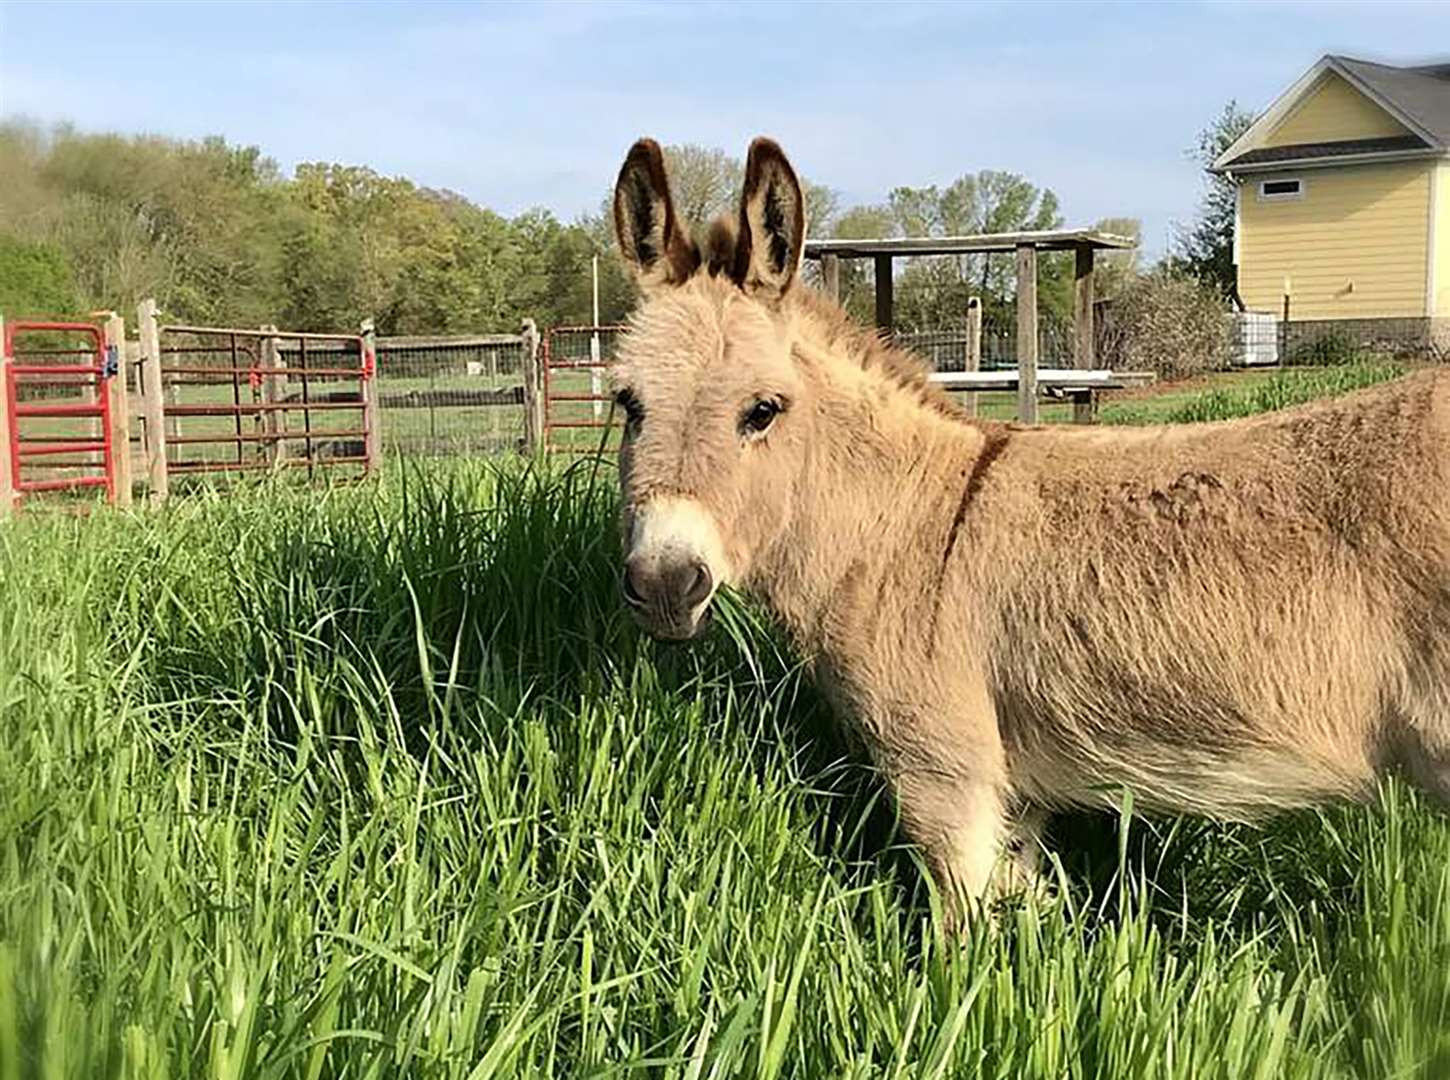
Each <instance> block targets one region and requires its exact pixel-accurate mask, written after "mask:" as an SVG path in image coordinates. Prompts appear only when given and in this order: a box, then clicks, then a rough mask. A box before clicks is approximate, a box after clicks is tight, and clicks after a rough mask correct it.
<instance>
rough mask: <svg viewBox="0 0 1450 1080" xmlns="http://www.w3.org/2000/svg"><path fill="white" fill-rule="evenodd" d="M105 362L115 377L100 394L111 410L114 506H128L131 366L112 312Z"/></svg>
mask: <svg viewBox="0 0 1450 1080" xmlns="http://www.w3.org/2000/svg"><path fill="white" fill-rule="evenodd" d="M105 335H106V358H107V360H108V361H109V360H110V358H111V357H115V360H116V373H115V374H114V375H112V376H111V377H110V378H109V379H106V380H105V390H104V393H106V394H107V395H109V397H110V401H109V405H110V409H111V430H110V433H109V435H110V440H111V461H112V465H113V468H114V472H113V473H112V474H111V475H112V482H113V483H114V484H115V492H116V505H117V506H119V507H122V508H125V507H129V506H130V505H131V403H130V397H129V395H128V394H127V390H128V388H129V384H130V381H131V365H130V364H129V363H128V359H129V358H128V357H127V356H126V320H125V319H123V318H121V316H119V315H117V314H116V313H115V312H114V311H113V312H111V314H110V317H109V318H107V319H106V326H105Z"/></svg>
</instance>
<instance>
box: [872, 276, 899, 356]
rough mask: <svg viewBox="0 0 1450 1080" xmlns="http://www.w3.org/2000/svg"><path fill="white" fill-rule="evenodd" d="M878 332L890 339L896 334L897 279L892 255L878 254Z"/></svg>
mask: <svg viewBox="0 0 1450 1080" xmlns="http://www.w3.org/2000/svg"><path fill="white" fill-rule="evenodd" d="M875 276H876V332H877V333H878V334H880V335H881V336H882V337H884V338H885V339H886V340H887V341H890V340H891V338H892V337H893V336H894V334H895V326H896V298H895V296H894V295H893V294H894V290H895V286H896V281H895V279H894V278H892V276H891V256H890V255H877V256H876V271H875Z"/></svg>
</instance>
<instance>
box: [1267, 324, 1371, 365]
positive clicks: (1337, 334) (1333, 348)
mask: <svg viewBox="0 0 1450 1080" xmlns="http://www.w3.org/2000/svg"><path fill="white" fill-rule="evenodd" d="M1364 356H1365V349H1364V347H1363V346H1361V345H1360V343H1359V342H1358V341H1356V340H1355V339H1354V338H1352V337H1350V336H1349V335H1348V334H1346V333H1344V332H1343V331H1340V330H1330V331H1327V332H1325V333H1323V334H1319V335H1317V336H1316V337H1313V338H1311V339H1310V340H1308V341H1301V342H1299V343H1298V344H1297V345H1295V346H1294V348H1293V349H1291V350H1290V352H1289V356H1288V358H1287V359H1286V361H1285V362H1286V363H1288V364H1293V365H1296V366H1299V365H1306V366H1311V367H1325V366H1328V365H1330V364H1354V363H1358V362H1360V361H1361V360H1363V359H1364Z"/></svg>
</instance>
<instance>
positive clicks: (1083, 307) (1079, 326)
mask: <svg viewBox="0 0 1450 1080" xmlns="http://www.w3.org/2000/svg"><path fill="white" fill-rule="evenodd" d="M1093 277H1094V274H1093V249H1092V248H1091V247H1089V246H1088V245H1087V244H1082V245H1079V247H1078V249H1077V257H1076V265H1075V266H1074V270H1073V314H1072V325H1073V350H1072V366H1073V367H1075V368H1079V369H1081V370H1083V371H1088V370H1090V369H1091V368H1093V367H1094V366H1096V364H1097V337H1096V330H1095V328H1094V326H1093V300H1094V299H1095V297H1094V292H1095V286H1094V283H1093ZM1096 411H1097V409H1096V401H1095V400H1094V398H1093V396H1092V395H1091V394H1088V395H1086V396H1085V397H1084V396H1081V395H1079V396H1078V397H1076V398H1074V399H1073V405H1072V419H1073V422H1074V423H1078V424H1091V423H1092V422H1093V420H1094V419H1095V416H1094V414H1095V413H1096Z"/></svg>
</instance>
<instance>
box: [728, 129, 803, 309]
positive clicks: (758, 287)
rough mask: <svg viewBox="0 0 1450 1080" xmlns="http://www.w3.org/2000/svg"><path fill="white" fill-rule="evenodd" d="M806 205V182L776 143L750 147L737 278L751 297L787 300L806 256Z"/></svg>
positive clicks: (742, 198)
mask: <svg viewBox="0 0 1450 1080" xmlns="http://www.w3.org/2000/svg"><path fill="white" fill-rule="evenodd" d="M805 235H806V205H805V198H804V197H803V196H802V195H801V185H800V181H799V180H797V179H796V175H795V170H794V169H792V168H791V167H790V162H789V161H787V160H786V158H785V153H784V152H783V151H782V150H781V148H780V147H779V146H777V145H776V144H775V142H773V141H772V140H770V139H766V138H759V139H756V140H755V141H754V142H752V143H751V144H750V154H749V156H747V158H746V159H745V187H744V189H743V190H742V191H741V195H740V229H739V236H738V238H737V240H736V244H735V269H734V273H733V274H732V275H731V276H732V277H734V279H735V282H736V284H737V285H739V286H740V287H741V288H742V289H744V290H745V291H746V292H751V293H756V294H759V295H761V296H762V297H764V298H766V299H776V298H779V297H780V296H782V295H784V294H785V291H786V290H787V289H788V288H790V284H791V282H792V281H793V280H795V276H796V272H797V271H798V270H799V269H800V264H801V254H802V253H803V252H804V250H805Z"/></svg>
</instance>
